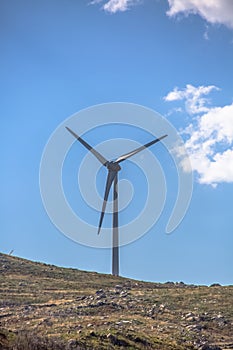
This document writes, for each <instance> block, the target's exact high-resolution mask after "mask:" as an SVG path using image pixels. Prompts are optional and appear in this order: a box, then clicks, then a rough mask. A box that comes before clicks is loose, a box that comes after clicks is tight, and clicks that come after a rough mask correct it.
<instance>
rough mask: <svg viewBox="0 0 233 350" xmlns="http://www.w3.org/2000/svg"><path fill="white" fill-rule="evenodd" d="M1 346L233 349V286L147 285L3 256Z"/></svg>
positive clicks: (31, 348)
mask: <svg viewBox="0 0 233 350" xmlns="http://www.w3.org/2000/svg"><path fill="white" fill-rule="evenodd" d="M0 269H1V276H0V282H1V283H0V295H1V299H0V321H1V328H2V330H1V331H0V349H1V346H2V349H13V348H14V349H15V350H21V349H22V350H37V349H38V350H39V349H40V350H41V349H42V350H48V349H50V350H59V349H67V350H78V349H98V350H99V349H124V348H127V349H158V350H188V349H190V350H191V349H202V348H203V349H204V346H207V344H209V346H210V344H215V346H219V347H220V348H221V349H233V339H232V326H233V303H232V301H233V298H232V292H233V287H232V286H227V287H222V286H214V287H207V286H187V285H184V284H182V283H176V284H172V283H167V284H159V283H146V282H138V281H134V280H129V279H125V278H120V277H113V276H110V275H102V274H97V273H92V272H84V271H79V270H75V269H64V268H58V267H55V266H51V265H45V264H40V263H34V262H31V261H27V260H23V259H20V258H15V257H11V256H7V255H4V254H0Z"/></svg>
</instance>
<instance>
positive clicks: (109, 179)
mask: <svg viewBox="0 0 233 350" xmlns="http://www.w3.org/2000/svg"><path fill="white" fill-rule="evenodd" d="M116 175H117V171H111V170H109V172H108V177H107V182H106V187H105V193H104V201H103V206H102V211H101V215H100V221H99V228H98V234H99V233H100V229H101V226H102V222H103V218H104V213H105V209H106V205H107V200H108V195H109V192H110V188H111V186H112V183H113V181H114V179H115V177H116Z"/></svg>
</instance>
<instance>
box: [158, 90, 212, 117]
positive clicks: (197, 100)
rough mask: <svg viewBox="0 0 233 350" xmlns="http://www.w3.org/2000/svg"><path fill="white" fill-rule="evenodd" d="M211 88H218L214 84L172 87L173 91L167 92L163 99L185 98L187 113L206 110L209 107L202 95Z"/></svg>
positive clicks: (207, 92) (175, 99) (206, 93)
mask: <svg viewBox="0 0 233 350" xmlns="http://www.w3.org/2000/svg"><path fill="white" fill-rule="evenodd" d="M213 90H219V88H218V87H216V86H214V85H209V86H198V87H195V86H193V85H190V84H187V85H186V87H185V89H183V90H179V89H178V88H174V89H173V91H171V92H169V93H168V94H167V96H165V97H164V100H165V101H177V100H185V107H186V111H187V112H188V113H189V114H197V113H202V112H207V111H208V110H209V108H208V106H206V104H207V103H208V101H209V100H208V99H207V98H206V97H204V96H206V95H208V94H209V93H210V92H211V91H213Z"/></svg>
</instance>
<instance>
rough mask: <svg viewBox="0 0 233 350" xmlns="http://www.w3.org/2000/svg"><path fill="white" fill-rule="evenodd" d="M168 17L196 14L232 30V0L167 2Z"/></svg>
mask: <svg viewBox="0 0 233 350" xmlns="http://www.w3.org/2000/svg"><path fill="white" fill-rule="evenodd" d="M168 3H169V6H170V8H169V10H168V11H167V15H168V16H170V17H171V16H176V15H178V14H180V13H183V14H184V15H189V14H198V15H200V16H201V17H202V18H204V19H205V20H206V21H207V22H209V23H213V24H224V25H225V26H227V27H229V28H232V29H233V1H232V0H209V1H207V0H168Z"/></svg>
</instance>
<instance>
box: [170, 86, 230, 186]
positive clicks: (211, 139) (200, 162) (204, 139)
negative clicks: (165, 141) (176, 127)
mask: <svg viewBox="0 0 233 350" xmlns="http://www.w3.org/2000/svg"><path fill="white" fill-rule="evenodd" d="M190 86H191V85H190ZM187 87H188V85H187ZM187 87H186V89H184V90H178V89H177V88H176V89H174V90H173V91H172V92H170V93H169V94H168V95H167V96H166V97H165V100H166V101H175V100H181V99H189V97H190V95H188V94H187V91H194V92H195V93H194V94H191V96H192V95H193V96H195V98H194V101H195V103H194V107H193V105H192V103H193V101H191V105H192V108H191V111H193V110H194V111H195V110H199V112H198V113H199V115H198V116H196V117H195V118H193V120H192V122H191V123H190V124H189V125H188V126H187V127H186V128H185V129H184V130H183V131H182V134H183V135H184V136H185V138H186V141H185V146H186V149H187V152H188V154H189V157H190V161H191V164H192V168H193V170H194V171H195V172H196V173H197V174H198V181H199V183H201V184H209V185H212V186H216V185H217V184H218V183H222V182H229V183H230V182H233V104H231V105H226V106H223V107H210V106H209V107H207V106H206V105H205V99H204V101H203V97H202V94H205V95H206V94H207V93H208V91H209V92H210V91H212V90H213V89H216V87H213V86H212V85H211V86H206V87H205V86H200V87H197V88H195V89H194V90H193V89H190V88H187ZM199 93H200V94H199ZM187 96H188V97H187ZM199 99H200V101H201V102H200V101H199ZM189 102H190V101H189ZM186 108H187V110H188V112H189V113H190V105H189V104H188V103H187V100H186ZM191 114H194V113H191ZM177 151H178V152H179V149H178V150H177ZM181 166H182V167H183V170H184V171H187V169H186V166H185V162H183V163H181Z"/></svg>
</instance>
